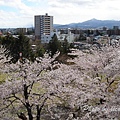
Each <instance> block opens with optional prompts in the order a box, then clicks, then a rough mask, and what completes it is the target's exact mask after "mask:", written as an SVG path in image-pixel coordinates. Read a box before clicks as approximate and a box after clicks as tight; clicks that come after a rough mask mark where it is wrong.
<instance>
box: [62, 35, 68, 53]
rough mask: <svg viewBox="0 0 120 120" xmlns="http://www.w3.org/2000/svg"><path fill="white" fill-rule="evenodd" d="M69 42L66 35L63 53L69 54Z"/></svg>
mask: <svg viewBox="0 0 120 120" xmlns="http://www.w3.org/2000/svg"><path fill="white" fill-rule="evenodd" d="M69 47H70V45H69V43H68V41H67V38H66V37H65V39H64V42H63V43H62V48H61V53H63V54H67V53H68V52H69Z"/></svg>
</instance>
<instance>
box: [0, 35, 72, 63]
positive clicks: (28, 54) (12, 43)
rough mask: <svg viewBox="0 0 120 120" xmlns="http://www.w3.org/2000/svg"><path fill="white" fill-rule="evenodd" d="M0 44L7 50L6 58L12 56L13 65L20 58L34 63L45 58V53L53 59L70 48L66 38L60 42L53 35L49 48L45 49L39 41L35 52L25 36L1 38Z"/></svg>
mask: <svg viewBox="0 0 120 120" xmlns="http://www.w3.org/2000/svg"><path fill="white" fill-rule="evenodd" d="M0 44H2V45H3V46H4V47H5V48H6V51H5V54H6V57H8V56H11V57H12V59H11V60H12V62H13V63H16V62H17V61H18V60H19V59H20V57H22V58H27V59H29V60H30V61H34V60H35V58H36V57H43V55H44V53H45V52H48V53H49V55H50V56H51V57H52V56H53V55H54V54H55V53H56V52H57V51H59V52H60V53H61V54H66V53H68V51H69V47H70V44H69V43H68V41H67V39H66V38H65V39H64V41H63V42H60V41H59V40H58V38H57V36H56V34H54V35H53V37H52V39H51V40H50V42H49V43H48V44H47V47H44V46H43V45H42V44H41V43H40V41H39V43H38V44H37V47H36V49H35V51H34V50H32V47H31V44H30V39H29V38H28V37H26V36H25V35H23V34H20V35H19V36H18V37H13V36H12V35H10V34H7V35H6V36H5V37H0Z"/></svg>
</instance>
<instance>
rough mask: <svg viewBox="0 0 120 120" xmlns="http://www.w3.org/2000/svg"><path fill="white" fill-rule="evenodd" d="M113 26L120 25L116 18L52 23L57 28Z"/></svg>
mask: <svg viewBox="0 0 120 120" xmlns="http://www.w3.org/2000/svg"><path fill="white" fill-rule="evenodd" d="M113 26H120V21H117V20H97V19H95V18H93V19H91V20H87V21H84V22H81V23H80V22H79V23H70V24H65V25H60V24H54V28H55V29H59V28H81V29H87V28H88V29H89V28H102V27H107V28H109V29H111V28H113Z"/></svg>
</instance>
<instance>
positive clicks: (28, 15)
mask: <svg viewBox="0 0 120 120" xmlns="http://www.w3.org/2000/svg"><path fill="white" fill-rule="evenodd" d="M28 2H29V4H27V3H28ZM29 5H30V6H29ZM119 5H120V1H119V0H0V6H2V7H6V8H7V7H11V9H12V8H14V9H16V12H15V11H12V10H11V11H8V12H7V11H5V9H2V7H0V15H1V16H0V20H1V23H0V27H3V26H6V27H7V25H8V26H24V25H26V24H33V22H34V15H41V14H45V13H48V14H49V15H52V16H54V23H55V24H56V23H58V24H68V23H72V22H82V21H85V20H88V19H92V18H96V19H116V20H120V16H119V11H120V7H119ZM8 16H9V17H8Z"/></svg>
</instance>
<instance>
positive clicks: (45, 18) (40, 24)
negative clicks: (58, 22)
mask: <svg viewBox="0 0 120 120" xmlns="http://www.w3.org/2000/svg"><path fill="white" fill-rule="evenodd" d="M34 20H35V39H39V40H41V38H42V36H50V34H51V32H53V16H49V15H48V14H47V13H46V14H45V15H36V16H35V17H34Z"/></svg>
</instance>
